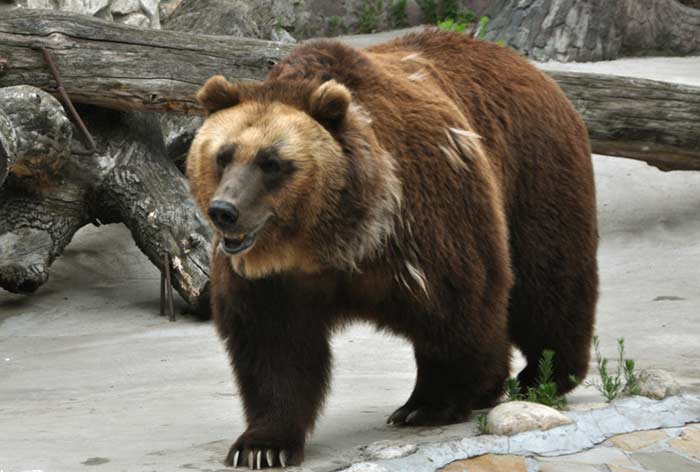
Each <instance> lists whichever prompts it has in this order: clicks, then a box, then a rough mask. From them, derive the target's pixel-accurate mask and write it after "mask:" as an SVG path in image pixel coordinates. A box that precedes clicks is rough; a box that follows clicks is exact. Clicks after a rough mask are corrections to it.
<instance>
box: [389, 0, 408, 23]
mask: <svg viewBox="0 0 700 472" xmlns="http://www.w3.org/2000/svg"><path fill="white" fill-rule="evenodd" d="M407 1H408V0H394V1H393V2H392V3H391V6H390V7H389V19H390V21H391V25H392V26H393V27H394V28H405V27H406V26H408V17H407V16H406V3H407Z"/></svg>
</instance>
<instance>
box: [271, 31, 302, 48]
mask: <svg viewBox="0 0 700 472" xmlns="http://www.w3.org/2000/svg"><path fill="white" fill-rule="evenodd" d="M270 39H271V40H272V41H279V42H280V43H286V44H296V42H297V40H296V39H294V36H292V35H291V34H289V33H288V32H287V30H285V29H284V28H272V31H270Z"/></svg>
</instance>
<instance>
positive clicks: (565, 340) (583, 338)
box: [509, 260, 598, 395]
mask: <svg viewBox="0 0 700 472" xmlns="http://www.w3.org/2000/svg"><path fill="white" fill-rule="evenodd" d="M597 281H598V278H597V269H596V264H595V260H593V262H590V263H588V264H578V265H577V266H576V268H575V270H573V271H572V273H570V274H561V273H556V272H555V271H554V270H552V269H551V267H550V270H545V271H543V272H542V273H539V274H538V275H536V276H531V277H526V276H525V275H523V276H522V277H518V276H517V275H516V285H515V287H514V289H513V293H512V297H511V306H510V314H509V331H510V335H511V338H512V340H513V342H514V343H515V345H516V346H517V347H518V348H519V349H520V350H521V351H522V353H523V355H524V356H525V358H526V359H527V366H526V367H525V368H524V369H523V370H522V371H521V372H520V374H519V375H518V381H519V383H520V387H521V389H522V391H523V392H526V391H527V389H528V388H530V387H533V388H536V387H537V384H538V383H539V367H538V366H539V362H540V360H541V359H542V356H543V352H544V351H545V350H551V351H554V357H553V361H552V363H553V367H554V372H553V377H554V381H555V382H556V384H557V392H558V393H559V394H560V395H563V394H565V393H567V392H569V391H571V390H572V389H573V388H574V387H576V385H577V383H578V382H580V381H582V380H583V379H585V377H586V373H587V371H588V361H589V357H590V347H591V337H592V334H593V323H594V317H595V305H596V300H597V296H598V295H597ZM574 379H575V380H574Z"/></svg>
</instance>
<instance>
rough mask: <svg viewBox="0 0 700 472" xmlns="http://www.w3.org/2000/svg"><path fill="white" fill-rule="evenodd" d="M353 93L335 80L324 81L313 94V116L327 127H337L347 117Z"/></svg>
mask: <svg viewBox="0 0 700 472" xmlns="http://www.w3.org/2000/svg"><path fill="white" fill-rule="evenodd" d="M351 101H352V95H350V90H348V89H347V87H346V86H345V85H343V84H340V83H338V82H336V81H335V80H329V81H327V82H324V83H322V84H321V85H320V86H319V87H318V88H317V89H316V90H314V92H313V93H312V94H311V98H310V100H309V108H310V112H311V116H312V117H314V119H316V120H317V121H318V122H319V123H321V124H322V125H324V126H325V127H327V128H335V127H337V126H338V125H339V124H340V123H342V121H343V120H344V119H345V115H347V113H348V108H349V107H350V102H351Z"/></svg>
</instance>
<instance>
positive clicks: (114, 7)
mask: <svg viewBox="0 0 700 472" xmlns="http://www.w3.org/2000/svg"><path fill="white" fill-rule="evenodd" d="M109 8H110V10H111V11H112V13H116V14H118V15H128V14H129V13H135V12H140V11H141V4H140V3H139V0H113V1H112V3H111V4H110V6H109Z"/></svg>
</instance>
